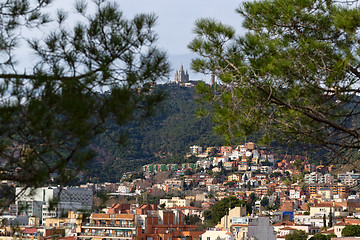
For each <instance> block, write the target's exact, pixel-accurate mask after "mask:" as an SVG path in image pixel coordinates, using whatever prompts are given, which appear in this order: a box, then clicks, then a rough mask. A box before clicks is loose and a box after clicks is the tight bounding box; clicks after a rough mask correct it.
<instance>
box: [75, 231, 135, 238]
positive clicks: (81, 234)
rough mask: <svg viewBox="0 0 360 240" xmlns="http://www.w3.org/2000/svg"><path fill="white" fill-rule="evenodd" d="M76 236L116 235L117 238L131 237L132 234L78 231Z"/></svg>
mask: <svg viewBox="0 0 360 240" xmlns="http://www.w3.org/2000/svg"><path fill="white" fill-rule="evenodd" d="M78 236H86V237H90V236H97V237H118V238H132V237H133V236H132V235H131V234H130V235H128V236H126V235H116V234H112V233H83V232H82V233H78Z"/></svg>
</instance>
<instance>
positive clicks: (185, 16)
mask: <svg viewBox="0 0 360 240" xmlns="http://www.w3.org/2000/svg"><path fill="white" fill-rule="evenodd" d="M87 1H91V0H87ZM242 1H244V0H182V1H174V0H115V2H116V3H117V4H118V5H119V7H120V9H121V10H122V11H123V13H124V15H125V17H126V18H129V19H130V18H133V17H134V15H135V14H138V13H155V15H156V16H157V17H158V21H157V25H156V27H155V31H156V32H157V34H158V35H159V40H158V44H157V45H158V47H159V48H161V49H162V50H165V51H166V52H167V53H168V57H169V61H170V63H171V68H172V71H171V73H170V79H169V80H173V79H174V74H175V71H176V70H179V69H180V66H181V64H183V66H184V69H185V70H188V71H189V74H190V80H200V79H203V80H207V81H208V80H209V79H210V76H204V75H201V74H196V73H194V72H193V71H192V70H191V69H190V64H191V59H192V58H194V57H195V56H196V55H194V54H193V53H191V51H190V50H189V49H188V48H187V45H188V44H189V43H190V42H191V40H192V39H193V38H194V36H195V35H194V34H193V29H194V26H195V24H194V23H195V21H196V20H197V19H200V18H214V19H217V20H219V21H221V22H222V23H225V24H228V25H231V26H232V27H234V28H235V30H236V32H237V33H239V34H241V33H242V32H244V31H243V29H242V28H241V25H242V18H241V16H240V15H239V14H238V13H236V11H235V9H236V8H238V7H239V6H240V4H241V2H242ZM74 3H75V0H53V3H52V4H53V6H52V8H53V9H57V8H63V9H65V10H68V9H69V6H73V5H74Z"/></svg>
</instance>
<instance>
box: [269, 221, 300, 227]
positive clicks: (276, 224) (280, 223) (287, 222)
mask: <svg viewBox="0 0 360 240" xmlns="http://www.w3.org/2000/svg"><path fill="white" fill-rule="evenodd" d="M286 225H289V226H295V225H296V223H294V222H291V221H282V222H279V223H275V224H273V226H286Z"/></svg>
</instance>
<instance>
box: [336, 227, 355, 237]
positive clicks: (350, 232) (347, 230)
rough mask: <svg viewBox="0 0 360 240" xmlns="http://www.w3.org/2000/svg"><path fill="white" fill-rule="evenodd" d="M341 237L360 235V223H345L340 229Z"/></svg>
mask: <svg viewBox="0 0 360 240" xmlns="http://www.w3.org/2000/svg"><path fill="white" fill-rule="evenodd" d="M341 236H342V237H360V225H347V226H346V227H344V228H343V230H342V231H341Z"/></svg>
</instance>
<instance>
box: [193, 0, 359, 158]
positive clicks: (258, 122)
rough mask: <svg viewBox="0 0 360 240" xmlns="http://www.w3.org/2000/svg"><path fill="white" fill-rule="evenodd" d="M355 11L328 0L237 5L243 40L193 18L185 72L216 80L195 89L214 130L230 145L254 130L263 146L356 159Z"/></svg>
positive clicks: (211, 22) (222, 27) (275, 0)
mask: <svg viewBox="0 0 360 240" xmlns="http://www.w3.org/2000/svg"><path fill="white" fill-rule="evenodd" d="M359 9H360V8H359V6H352V7H348V6H345V4H344V5H342V4H339V3H338V2H337V1H334V0H329V1H313V0H310V1H303V0H291V1H288V0H269V1H265V0H260V1H248V2H243V3H242V5H241V6H240V7H239V8H238V9H237V12H238V13H240V14H241V15H242V17H243V19H244V21H243V27H244V28H245V29H246V30H247V32H246V34H243V35H242V36H237V35H236V33H235V30H234V28H232V27H231V26H228V25H225V24H222V23H220V22H218V21H216V20H213V19H208V18H206V19H200V20H198V21H197V22H196V26H195V30H194V32H195V34H196V36H195V38H194V40H193V41H192V42H191V43H190V44H189V48H190V49H191V50H192V51H193V52H195V53H197V54H198V56H199V57H198V58H197V59H194V60H193V62H192V68H193V69H194V70H195V71H197V72H200V73H205V74H207V73H214V74H216V75H217V80H218V83H217V85H216V87H212V86H209V85H207V84H205V83H202V84H198V85H197V91H198V93H199V94H200V95H201V96H202V97H203V98H202V99H203V101H204V102H205V103H207V102H211V103H212V106H214V108H213V109H214V112H213V116H214V118H213V119H214V121H215V123H216V124H217V126H216V127H215V130H216V131H217V132H219V133H222V134H224V135H225V136H226V137H227V138H228V139H229V140H231V139H234V138H235V139H236V138H239V137H246V136H248V135H250V134H253V133H256V132H258V131H259V130H261V131H262V133H265V134H264V135H263V141H264V142H265V143H269V142H270V141H271V140H273V139H274V138H275V139H280V140H295V141H298V142H300V141H301V142H304V143H307V144H313V145H315V146H316V145H317V146H321V147H326V148H327V149H329V150H331V151H333V152H335V153H336V156H339V157H340V156H341V157H342V158H345V157H344V156H346V158H347V159H346V160H348V161H356V160H357V159H358V150H359V149H360V142H359V138H358V136H359V131H360V128H359V126H358V125H357V124H356V123H357V122H358V116H359V115H360V101H359V97H358V91H359V88H358V85H359V82H360V67H359V66H360V58H359V49H360V46H359V44H358V42H359V40H360V36H359V35H358V34H357V32H358V31H359V30H360V15H359ZM344 16H346V17H345V18H344ZM208 113H209V112H208V111H206V110H203V109H200V110H199V114H200V115H207V114H208Z"/></svg>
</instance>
